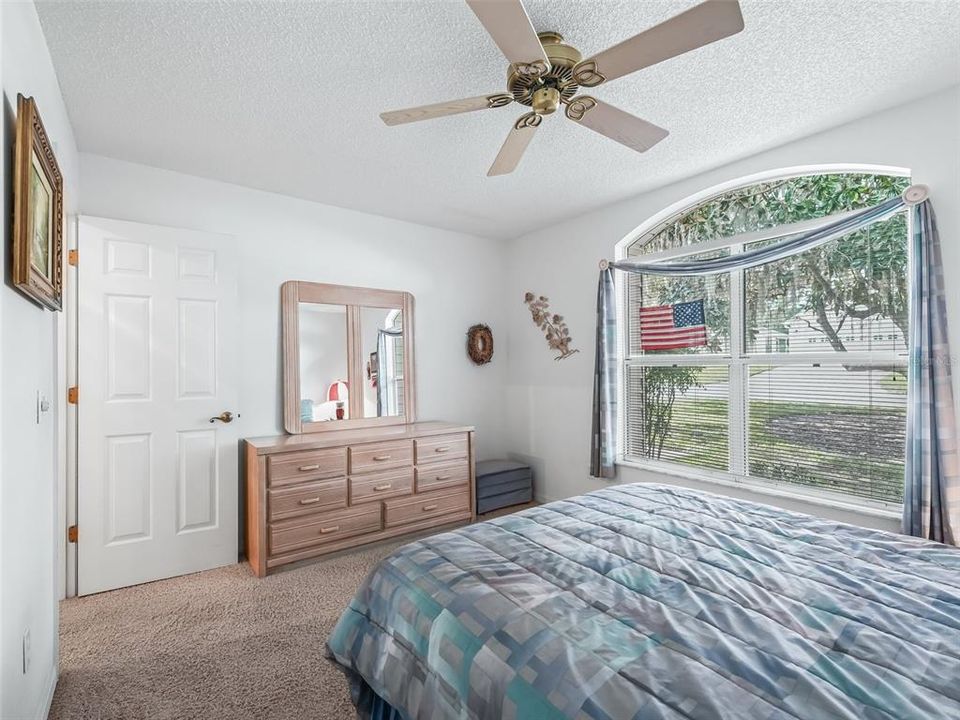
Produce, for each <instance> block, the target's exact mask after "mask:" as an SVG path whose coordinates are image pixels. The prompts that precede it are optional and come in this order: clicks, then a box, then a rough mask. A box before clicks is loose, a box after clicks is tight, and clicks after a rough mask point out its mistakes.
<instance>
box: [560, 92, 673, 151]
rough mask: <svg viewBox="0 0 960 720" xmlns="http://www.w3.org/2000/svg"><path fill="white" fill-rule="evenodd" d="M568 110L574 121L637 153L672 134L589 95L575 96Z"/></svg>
mask: <svg viewBox="0 0 960 720" xmlns="http://www.w3.org/2000/svg"><path fill="white" fill-rule="evenodd" d="M565 112H566V116H567V117H568V118H570V119H571V120H573V121H574V122H576V123H579V124H580V125H584V126H586V127H588V128H590V129H591V130H593V131H594V132H598V133H600V134H601V135H606V136H607V137H608V138H610V139H611V140H616V141H617V142H618V143H621V144H623V145H626V146H627V147H628V148H630V149H632V150H636V151H637V152H646V151H647V150H649V149H650V148H652V147H653V146H654V145H656V144H657V143H658V142H660V141H661V140H663V139H664V138H665V137H666V136H667V135H669V134H670V133H669V132H668V131H667V130H664V129H663V128H662V127H658V126H657V125H654V124H653V123H650V122H647V121H646V120H641V119H640V118H638V117H637V116H636V115H631V114H630V113H628V112H624V111H623V110H621V109H620V108H615V107H614V106H613V105H608V104H607V103H605V102H603V101H602V100H597V99H596V98H593V97H590V96H589V95H580V96H579V97H575V98H574V99H573V100H571V101H570V102H569V103H568V104H567V108H566V111H565Z"/></svg>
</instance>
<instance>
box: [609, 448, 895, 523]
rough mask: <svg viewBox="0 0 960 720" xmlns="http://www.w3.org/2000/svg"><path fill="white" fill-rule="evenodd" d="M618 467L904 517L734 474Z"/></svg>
mask: <svg viewBox="0 0 960 720" xmlns="http://www.w3.org/2000/svg"><path fill="white" fill-rule="evenodd" d="M616 464H617V465H618V466H623V467H628V468H633V469H635V470H644V471H646V472H652V473H659V474H661V475H672V476H674V477H680V478H684V479H687V480H695V481H697V482H703V483H710V484H713V485H720V486H722V487H729V488H738V489H740V490H747V491H749V492H752V493H757V494H758V495H768V496H771V497H780V498H786V499H789V500H796V501H800V502H805V503H809V504H810V505H819V506H821V507H828V508H832V509H835V510H845V511H848V512H852V513H858V514H860V515H866V516H869V517H876V518H884V519H893V520H897V519H899V518H900V517H901V512H902V511H901V508H900V507H899V506H894V505H889V504H881V503H871V502H870V501H864V502H858V501H857V500H855V499H851V498H850V497H849V496H842V495H838V494H835V493H830V492H826V491H823V492H817V491H815V490H803V489H800V488H793V487H788V486H786V485H783V484H779V483H777V484H775V483H767V482H763V481H761V480H756V479H754V478H749V477H741V476H738V475H733V474H730V473H721V472H716V473H714V472H711V471H709V470H698V469H695V468H687V467H682V466H678V465H672V464H670V463H662V462H656V461H649V462H643V461H636V460H628V459H625V458H620V459H618V460H617V462H616Z"/></svg>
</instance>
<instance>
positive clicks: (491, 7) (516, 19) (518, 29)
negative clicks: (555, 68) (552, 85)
mask: <svg viewBox="0 0 960 720" xmlns="http://www.w3.org/2000/svg"><path fill="white" fill-rule="evenodd" d="M467 5H469V6H470V9H471V10H473V12H474V14H475V15H476V16H477V19H478V20H480V22H481V24H482V25H483V27H484V28H486V30H487V32H488V33H490V37H492V38H493V41H494V42H495V43H496V44H497V46H498V47H499V48H500V51H501V52H502V53H503V54H504V55H505V56H506V58H507V60H509V61H510V62H511V63H513V64H514V65H515V66H516V67H517V72H518V73H520V74H521V75H542V74H544V73H546V72H547V70H549V69H550V61H549V60H548V59H547V54H546V53H545V52H544V51H543V45H541V44H540V38H538V37H537V31H536V30H534V29H533V24H532V23H531V22H530V17H529V16H528V15H527V11H526V10H525V9H524V7H523V3H522V2H521V1H520V0H467Z"/></svg>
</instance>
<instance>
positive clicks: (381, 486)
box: [373, 483, 393, 492]
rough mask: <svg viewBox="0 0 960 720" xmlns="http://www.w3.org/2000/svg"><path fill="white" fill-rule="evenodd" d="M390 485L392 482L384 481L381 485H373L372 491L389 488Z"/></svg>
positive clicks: (391, 485)
mask: <svg viewBox="0 0 960 720" xmlns="http://www.w3.org/2000/svg"><path fill="white" fill-rule="evenodd" d="M391 487H393V483H384V484H383V485H374V486H373V491H374V492H382V491H383V490H389V489H390V488H391Z"/></svg>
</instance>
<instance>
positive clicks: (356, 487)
mask: <svg viewBox="0 0 960 720" xmlns="http://www.w3.org/2000/svg"><path fill="white" fill-rule="evenodd" d="M412 492H413V468H412V467H407V468H401V469H399V470H387V471H386V472H379V473H369V474H367V475H360V476H357V477H351V478H350V504H351V505H356V504H357V503H363V502H370V501H371V500H383V499H385V498H389V497H397V496H398V495H410V494H411V493H412Z"/></svg>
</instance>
